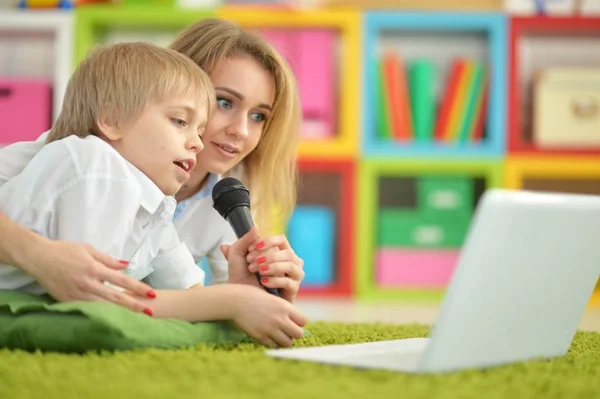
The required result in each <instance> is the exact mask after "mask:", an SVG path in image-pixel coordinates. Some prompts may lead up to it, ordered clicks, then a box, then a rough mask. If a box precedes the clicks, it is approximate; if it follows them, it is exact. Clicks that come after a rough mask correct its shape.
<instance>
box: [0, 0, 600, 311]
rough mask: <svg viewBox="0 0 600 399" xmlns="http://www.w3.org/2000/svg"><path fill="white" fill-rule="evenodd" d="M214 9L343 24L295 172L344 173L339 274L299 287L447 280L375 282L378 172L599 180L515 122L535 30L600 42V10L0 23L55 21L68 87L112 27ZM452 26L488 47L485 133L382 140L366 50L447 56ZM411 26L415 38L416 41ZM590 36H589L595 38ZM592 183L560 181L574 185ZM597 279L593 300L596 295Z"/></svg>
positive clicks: (399, 291)
mask: <svg viewBox="0 0 600 399" xmlns="http://www.w3.org/2000/svg"><path fill="white" fill-rule="evenodd" d="M211 16H217V17H222V18H226V19H230V20H232V21H234V22H236V23H238V24H240V25H242V26H244V27H247V28H251V29H261V28H269V29H271V28H273V29H277V28H283V29H285V28H289V29H298V28H330V29H334V30H336V31H338V32H339V33H340V39H339V48H338V50H339V59H338V65H339V68H340V69H339V73H338V74H337V76H336V78H337V83H338V86H339V87H340V89H339V91H338V93H337V98H338V99H339V109H338V110H337V125H338V127H339V128H338V129H337V131H336V132H335V135H334V138H333V139H331V140H326V141H320V140H303V141H302V143H301V147H300V158H299V168H300V172H301V173H332V174H335V175H336V176H339V179H340V180H339V181H340V187H342V188H341V190H340V194H339V203H338V205H339V207H340V208H339V209H340V211H339V215H340V217H339V219H338V222H337V223H338V224H337V230H338V232H339V237H338V238H337V244H336V253H337V255H338V260H337V262H336V266H335V267H336V277H337V278H336V280H335V283H334V284H331V285H330V286H326V287H307V286H304V287H303V289H302V290H301V293H300V295H301V296H307V297H322V296H327V297H353V298H356V299H358V300H362V299H364V300H394V301H409V302H418V301H425V302H432V301H433V302H437V301H439V300H440V299H441V298H442V295H443V293H444V287H443V286H440V287H435V288H427V287H421V288H419V287H416V288H415V287H414V286H412V287H407V286H396V287H383V286H379V285H378V284H377V282H376V281H377V279H376V271H377V269H376V260H377V253H378V251H377V217H376V215H377V211H378V202H379V196H380V194H379V184H380V179H381V178H400V179H402V178H407V179H408V178H420V177H427V176H463V177H468V178H471V179H472V178H481V179H483V180H484V181H485V187H486V188H487V187H508V188H514V189H523V188H528V187H532V188H533V189H536V187H540V186H541V185H542V183H544V182H549V181H551V180H553V179H554V180H564V181H566V180H571V181H572V182H575V183H573V184H574V185H577V184H579V183H581V182H584V181H588V180H591V179H598V180H599V181H600V161H597V160H596V159H595V158H597V155H598V154H599V153H600V150H589V149H588V150H586V149H577V150H552V151H546V150H544V151H542V150H540V149H539V148H537V147H536V146H535V145H533V144H528V143H527V142H525V141H523V140H522V133H523V131H522V130H523V129H522V127H521V126H522V125H523V121H524V119H525V118H524V115H525V114H524V113H525V112H527V109H526V108H527V104H526V101H525V99H524V98H523V95H522V93H523V91H522V89H523V87H525V86H526V83H527V82H526V80H527V79H526V78H525V79H524V78H523V73H524V71H525V72H527V71H528V70H529V69H531V65H532V64H531V62H529V61H528V58H527V56H529V55H530V54H528V53H527V51H528V50H527V49H528V48H529V47H527V46H530V45H531V39H532V38H533V39H536V38H546V39H548V38H550V39H552V38H560V37H563V36H564V37H568V38H574V37H575V38H579V39H581V38H585V40H588V38H589V37H593V38H598V42H597V43H600V18H588V17H574V18H565V17H508V16H506V15H504V14H502V13H500V12H499V13H493V12H489V13H486V12H471V13H464V12H459V11H448V12H425V11H417V10H415V11H410V12H398V11H396V10H386V11H381V12H371V11H368V10H360V9H346V8H340V9H337V8H336V9H334V10H327V9H319V10H300V11H292V10H274V9H266V8H264V9H262V8H260V9H256V8H240V7H222V8H217V9H214V10H208V11H206V10H205V11H192V10H179V9H174V8H169V7H161V6H152V7H139V6H137V7H136V6H130V7H126V6H120V5H87V6H83V7H78V8H76V9H74V10H73V11H37V10H36V11H33V10H19V11H3V12H2V13H0V34H2V32H4V31H14V30H17V31H20V30H26V29H30V28H31V29H34V30H35V29H38V30H40V31H44V32H53V33H52V34H54V35H55V39H56V41H55V46H56V47H55V51H56V52H57V54H58V56H57V57H56V62H55V65H54V75H55V79H54V80H55V85H56V87H65V86H66V82H67V79H68V77H69V75H70V72H71V71H72V68H73V66H74V65H75V64H76V63H77V62H79V61H80V60H81V59H82V58H83V57H84V56H85V54H86V53H87V51H88V50H89V49H90V48H91V47H92V46H93V45H94V44H95V43H97V42H102V41H106V40H109V38H110V32H111V30H115V29H117V30H123V31H128V32H141V31H144V30H147V31H152V32H156V31H160V32H163V33H169V34H173V35H174V34H176V33H178V32H179V31H181V30H182V29H184V28H185V27H187V26H189V25H190V24H192V23H194V22H196V21H198V20H200V19H202V18H207V17H211ZM73 19H74V20H73ZM449 37H450V38H451V39H452V38H454V39H452V40H455V39H456V40H460V39H461V38H464V40H465V42H464V44H465V45H464V46H462V43H461V46H459V47H460V51H457V52H456V54H455V55H464V54H466V53H469V51H470V50H469V51H467V52H466V53H465V52H464V51H463V48H467V49H468V47H469V46H471V45H474V46H480V50H481V49H483V50H481V51H480V52H479V53H477V54H475V55H476V56H480V57H481V58H483V59H484V60H485V61H487V64H488V66H489V67H490V68H491V71H492V74H491V80H490V82H491V85H490V97H489V104H488V108H487V111H488V114H487V115H488V116H487V121H486V122H487V129H486V130H487V131H486V139H485V140H484V141H483V142H481V144H467V143H465V144H454V143H449V144H441V143H436V142H433V141H432V142H430V143H428V142H419V143H406V144H404V143H399V142H392V141H386V142H382V141H380V140H378V139H377V131H376V130H375V116H376V110H375V109H374V104H376V102H375V93H374V90H373V89H374V84H373V82H374V81H375V72H376V71H375V66H374V63H373V59H374V58H375V57H376V56H377V55H378V52H379V51H380V50H381V48H382V44H381V43H382V41H383V42H386V40H387V39H389V40H387V43H388V44H389V43H392V44H393V43H395V45H396V46H398V48H399V49H400V50H401V51H402V52H408V53H411V52H412V53H411V54H412V56H413V57H417V56H419V55H425V56H434V57H438V56H439V54H437V52H436V51H435V50H433V51H432V50H431V48H429V47H428V46H424V48H423V49H420V48H418V46H419V45H420V43H423V40H425V41H427V40H428V41H429V43H433V44H436V45H437V46H438V48H440V49H441V50H440V52H441V53H443V55H442V56H439V57H441V58H442V59H443V58H444V57H446V58H445V60H446V61H448V60H449V59H450V57H451V56H452V54H451V53H452V51H453V50H452V49H448V48H445V47H446V46H445V45H444V43H447V40H450V39H448V38H449ZM415 38H416V39H418V40H416V42H415V43H416V44H414V43H412V41H413V40H414V39H415ZM579 39H577V40H579ZM445 40H446V41H445ZM407 43H408V44H407ZM478 43H484V44H483V45H480V44H478ZM593 43H594V46H595V45H596V44H595V43H596V42H593ZM407 46H408V47H407ZM411 46H412V47H411ZM69 48H71V49H73V50H74V51H71V50H70V49H69ZM455 48H456V47H455ZM594 48H595V47H594ZM419 51H421V53H419ZM427 51H429V53H428V52H427ZM592 53H593V54H592ZM469 54H470V53H469ZM594 54H596V52H591V53H590V55H589V57H596V56H595V55H594ZM598 54H600V53H598ZM409 55H410V54H409ZM599 57H600V56H599ZM593 59H594V60H596V58H593ZM598 59H599V60H600V58H598ZM438 60H439V59H438ZM570 62H571V64H569V65H576V64H577V60H576V59H575V60H572V61H570ZM588 62H589V61H588ZM442 63H443V60H442ZM559 64H560V63H559ZM528 68H529V69H528ZM443 75H444V74H442V73H440V75H439V76H443ZM54 95H55V110H57V109H59V108H58V104H60V103H61V100H62V97H61V96H62V91H61V90H56V91H55V94H54ZM361 107H362V110H361ZM563 183H564V182H563ZM561 184H562V183H561ZM536 185H537V186H536ZM587 189H588V188H583V189H582V188H581V187H580V186H578V187H574V186H573V187H571V186H569V187H565V190H573V191H577V190H579V191H582V190H584V191H585V190H587ZM300 203H302V199H301V200H300ZM599 289H600V288H597V291H596V294H595V295H594V297H593V299H592V301H591V302H590V305H593V306H594V305H600V291H599Z"/></svg>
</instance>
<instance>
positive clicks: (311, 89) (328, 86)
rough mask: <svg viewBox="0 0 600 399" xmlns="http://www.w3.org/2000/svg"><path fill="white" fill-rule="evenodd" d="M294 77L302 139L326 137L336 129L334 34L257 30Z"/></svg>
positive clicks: (319, 30)
mask: <svg viewBox="0 0 600 399" xmlns="http://www.w3.org/2000/svg"><path fill="white" fill-rule="evenodd" d="M260 33H261V34H262V35H263V36H264V37H265V38H266V39H267V40H268V41H269V42H270V43H271V44H272V45H273V46H274V47H275V48H276V49H277V51H279V52H280V53H281V55H282V56H283V57H284V58H285V59H286V61H287V62H288V64H289V65H290V67H291V68H292V71H293V72H294V74H295V75H296V79H297V81H298V86H299V89H300V98H301V102H302V113H303V127H302V134H303V137H305V138H329V137H331V136H332V135H334V134H335V130H336V114H337V112H336V104H335V102H336V101H335V92H336V78H335V53H336V50H335V38H336V35H335V32H334V31H332V30H328V29H308V28H306V29H300V30H292V29H261V30H260Z"/></svg>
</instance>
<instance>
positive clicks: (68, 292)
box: [20, 239, 156, 314]
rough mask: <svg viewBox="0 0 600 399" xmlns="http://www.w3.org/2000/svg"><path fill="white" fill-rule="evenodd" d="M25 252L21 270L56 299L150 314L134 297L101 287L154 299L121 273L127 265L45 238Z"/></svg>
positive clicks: (144, 287) (80, 246)
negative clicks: (115, 305)
mask: <svg viewBox="0 0 600 399" xmlns="http://www.w3.org/2000/svg"><path fill="white" fill-rule="evenodd" d="M31 245H33V243H32V244H31ZM28 252H29V253H28V254H27V255H24V256H23V261H22V262H20V263H21V265H22V266H23V270H25V271H26V272H27V273H28V274H30V275H31V276H32V277H33V278H34V279H35V280H36V281H37V282H38V283H39V284H40V285H42V286H43V287H44V288H45V289H46V290H47V291H48V293H49V294H50V295H51V296H52V297H53V298H55V299H56V300H58V301H60V302H70V301H101V302H112V303H115V304H118V305H121V306H124V307H126V308H129V309H131V310H133V311H136V312H144V313H146V314H152V310H150V309H148V305H146V304H145V303H144V302H142V301H139V300H138V299H136V298H135V296H132V295H128V293H127V292H119V291H117V290H116V289H115V288H112V287H109V286H107V285H105V284H104V282H108V283H111V284H114V285H116V286H118V287H121V288H123V289H124V290H125V291H129V292H130V293H132V294H134V295H139V296H143V297H145V298H154V297H155V296H156V294H155V293H154V291H153V290H152V287H150V286H148V285H147V284H144V283H142V282H141V281H138V280H136V279H134V278H132V277H129V276H127V275H125V274H124V273H122V272H121V270H123V269H125V268H126V267H127V262H122V261H118V260H116V259H114V258H112V257H110V256H108V255H106V254H104V253H102V252H100V251H98V250H97V249H95V248H94V247H92V246H90V245H88V244H84V243H76V242H69V241H53V240H47V239H45V240H43V241H42V242H41V243H39V245H37V246H36V247H35V248H31V250H30V251H28Z"/></svg>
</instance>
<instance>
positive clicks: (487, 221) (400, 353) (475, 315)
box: [267, 189, 600, 373]
mask: <svg viewBox="0 0 600 399" xmlns="http://www.w3.org/2000/svg"><path fill="white" fill-rule="evenodd" d="M416 267H418V266H416ZM599 277H600V197H597V196H591V195H578V194H562V193H542V192H527V191H510V190H503V189H490V190H488V191H486V192H485V193H484V194H483V196H482V197H481V200H480V201H479V204H478V206H477V209H476V211H475V215H474V217H473V220H472V223H471V226H470V229H469V232H468V234H467V237H466V240H465V243H464V245H463V247H462V248H461V254H460V259H459V261H458V264H457V267H456V269H455V271H454V273H453V275H452V278H451V281H450V284H449V286H448V288H447V290H446V293H445V297H444V300H443V303H442V306H441V308H440V311H439V314H438V317H437V320H436V321H435V325H434V326H433V328H432V330H431V332H430V334H429V337H428V338H409V339H400V340H390V341H381V342H372V343H361V344H348V345H329V346H322V347H312V348H290V349H273V350H268V351H267V354H268V355H269V356H273V357H276V358H287V359H295V360H302V361H309V362H319V363H328V364H336V365H346V366H353V367H358V368H377V369H388V370H396V371H403V372H411V373H426V372H430V373H433V372H451V371H457V370H461V369H467V368H488V367H492V366H498V365H502V364H507V363H512V362H518V361H525V360H530V359H534V358H541V357H544V358H551V357H555V356H562V355H564V354H566V353H567V351H568V350H569V347H570V345H571V342H572V340H573V337H574V335H575V332H576V330H577V328H578V326H579V323H580V321H581V318H582V316H583V313H584V311H585V308H586V306H587V304H588V302H589V300H590V297H591V295H592V292H593V290H594V287H595V285H596V282H597V281H598V278H599Z"/></svg>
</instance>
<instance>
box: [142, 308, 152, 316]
mask: <svg viewBox="0 0 600 399" xmlns="http://www.w3.org/2000/svg"><path fill="white" fill-rule="evenodd" d="M144 313H146V314H147V315H148V316H150V317H152V315H153V314H154V312H152V309H150V308H146V309H144Z"/></svg>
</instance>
